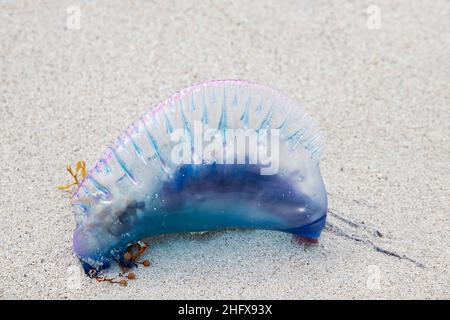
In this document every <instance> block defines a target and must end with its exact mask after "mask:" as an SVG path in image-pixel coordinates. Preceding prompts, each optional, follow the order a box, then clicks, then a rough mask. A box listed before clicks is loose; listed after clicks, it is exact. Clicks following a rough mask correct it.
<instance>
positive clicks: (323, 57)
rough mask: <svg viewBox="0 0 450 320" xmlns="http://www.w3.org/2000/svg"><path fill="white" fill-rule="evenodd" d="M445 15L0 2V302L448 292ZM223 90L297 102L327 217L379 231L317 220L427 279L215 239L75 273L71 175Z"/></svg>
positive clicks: (236, 235) (384, 8) (200, 4)
mask: <svg viewBox="0 0 450 320" xmlns="http://www.w3.org/2000/svg"><path fill="white" fill-rule="evenodd" d="M371 3H375V4H376V5H378V6H379V8H380V9H381V29H379V30H368V28H367V27H366V20H367V15H366V8H367V6H368V5H370V4H371ZM69 5H79V6H80V8H81V29H80V30H68V29H67V28H66V18H67V16H68V14H67V12H66V8H67V7H68V6H69ZM449 21H450V2H448V1H443V0H436V1H389V0H385V1H381V0H376V1H341V2H340V3H339V4H337V3H335V2H334V4H330V1H299V0H292V1H276V2H275V1H234V2H229V1H213V2H210V1H197V0H192V1H177V2H175V1H157V2H154V1H95V4H94V3H93V2H92V1H85V2H81V1H77V0H73V1H65V2H64V3H63V1H39V4H37V2H35V1H1V3H0V58H1V73H0V77H1V99H0V117H1V121H0V129H1V150H0V151H1V152H0V163H1V180H0V219H1V220H0V221H1V222H0V226H1V230H0V297H2V298H4V299H7V298H62V299H67V298H164V299H165V298H288V299H290V298H358V299H360V298H399V299H406V298H446V299H448V298H450V293H449V291H450V290H449V289H450V280H449V279H450V277H449V267H450V252H449V243H450V224H449V221H450V220H449V219H450V216H449V213H450V200H449V198H450V197H449V184H450V161H449V160H450V147H449V146H450V141H449V137H450V86H449V83H450V58H449V57H450V23H449ZM223 78H241V79H249V80H255V81H258V82H261V83H266V84H270V85H272V86H275V87H277V88H279V89H281V90H282V91H286V92H287V93H289V94H291V95H292V96H296V97H297V98H298V99H299V100H300V101H301V102H302V103H303V105H304V106H305V108H306V109H307V111H308V112H309V113H310V114H311V115H312V117H313V118H314V119H315V120H316V122H317V123H318V124H319V126H320V127H321V128H322V129H323V132H324V135H325V138H326V141H327V144H326V151H325V159H324V160H323V162H322V164H321V169H322V173H323V176H324V180H325V183H326V186H327V189H328V191H329V192H330V194H331V196H330V199H329V200H330V208H332V209H334V210H337V211H338V212H339V213H340V214H341V215H343V216H345V217H346V218H349V219H352V220H353V221H355V222H358V223H361V222H362V221H363V222H365V224H366V225H369V226H373V227H375V228H377V229H378V230H379V231H381V232H382V234H383V235H384V237H382V238H379V237H375V236H373V235H371V234H370V233H369V232H366V231H365V230H364V229H361V228H354V227H352V226H350V225H349V224H346V223H343V222H342V221H339V220H338V219H336V218H334V217H330V222H332V223H333V224H335V225H339V226H340V227H341V228H343V229H344V230H345V232H347V233H349V234H356V235H357V236H359V237H363V238H364V239H367V240H370V241H372V242H374V243H375V244H376V245H378V246H380V247H382V248H385V249H388V250H391V251H395V252H397V253H399V254H400V255H406V256H408V257H410V258H411V259H414V260H416V261H418V262H420V263H423V264H424V265H425V267H424V268H420V267H418V266H417V265H415V264H414V263H412V262H410V261H408V260H406V259H398V258H395V257H390V256H387V255H385V254H383V253H380V252H376V251H375V250H373V249H372V248H370V247H369V246H368V245H367V244H364V243H359V242H356V241H353V240H350V239H347V238H345V237H343V236H340V235H338V234H336V233H335V232H331V231H325V232H324V234H323V236H322V239H321V243H320V245H319V246H318V247H316V248H307V249H305V248H301V247H300V248H299V247H296V246H294V245H293V244H292V243H291V242H290V236H289V235H287V234H282V233H277V232H267V231H240V232H232V231H227V232H223V233H216V234H212V235H209V236H206V237H205V236H203V237H201V236H175V237H168V238H164V239H161V240H158V241H156V242H152V248H151V250H150V251H149V252H148V253H147V255H146V257H147V258H148V259H150V260H151V261H152V263H153V267H151V268H148V269H139V270H137V277H138V280H136V281H135V282H132V283H130V285H129V287H128V288H121V287H119V286H111V285H108V284H98V283H96V282H95V281H92V280H89V279H88V278H86V277H84V276H77V274H78V272H79V270H80V269H79V264H78V262H77V260H76V259H75V258H74V257H73V255H72V251H71V237H72V232H73V229H74V220H73V217H72V214H71V209H70V207H69V203H68V199H67V195H64V194H62V193H61V192H59V191H58V190H57V189H56V186H57V185H59V184H62V183H65V182H68V181H69V177H68V176H67V174H66V172H65V166H66V164H69V163H72V164H73V163H75V162H76V161H77V160H79V159H85V160H86V161H87V162H88V164H92V163H94V161H95V160H96V159H97V158H98V157H99V156H100V155H101V153H102V151H103V149H104V148H105V147H106V146H107V145H108V143H109V142H110V141H112V140H113V139H114V138H115V137H116V136H117V135H118V134H119V133H120V132H121V130H122V129H124V128H125V127H126V126H127V125H128V124H129V123H130V122H131V121H133V120H134V119H135V118H136V117H138V116H139V115H141V114H142V113H143V112H144V111H145V110H146V109H147V108H148V107H150V106H151V105H153V104H155V103H156V102H158V101H159V100H161V99H163V98H165V97H166V96H167V95H168V94H170V93H172V92H174V91H175V90H177V89H179V88H182V87H184V86H187V85H189V84H192V83H195V82H199V81H202V80H207V79H223ZM114 272H115V271H114V270H113V271H112V273H111V274H114ZM378 272H379V274H378ZM377 275H379V278H377ZM377 279H379V280H380V281H379V285H377Z"/></svg>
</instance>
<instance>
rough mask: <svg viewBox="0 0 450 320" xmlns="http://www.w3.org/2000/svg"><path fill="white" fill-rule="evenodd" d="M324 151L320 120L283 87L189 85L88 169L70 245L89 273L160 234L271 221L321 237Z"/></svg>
mask: <svg viewBox="0 0 450 320" xmlns="http://www.w3.org/2000/svg"><path fill="white" fill-rule="evenodd" d="M320 155H321V138H320V134H319V131H318V129H317V127H316V126H315V125H314V124H313V122H312V120H311V119H310V117H309V116H308V115H307V114H306V113H305V111H304V110H303V109H302V108H301V107H300V106H299V105H298V104H297V103H296V102H295V101H294V100H293V99H291V98H289V97H287V96H286V95H284V94H282V93H280V92H278V91H277V90H275V89H273V88H270V87H267V86H263V85H260V84H256V83H252V82H248V81H241V80H223V81H208V82H204V83H201V84H198V85H194V86H191V87H189V88H186V89H184V90H181V91H179V92H177V93H175V94H174V95H172V96H171V97H169V98H168V99H166V100H165V101H163V102H161V103H159V104H158V105H157V106H155V107H154V108H152V109H150V110H149V111H148V112H147V113H146V114H144V115H143V116H142V117H141V118H139V119H138V120H137V121H135V122H134V123H133V124H132V125H131V126H130V127H129V128H128V129H126V130H125V131H124V132H123V133H122V134H121V135H120V136H119V137H118V138H117V140H116V141H115V142H114V144H113V145H112V146H111V147H110V148H108V150H107V151H106V152H105V153H104V155H103V157H102V158H101V159H100V160H99V161H98V162H97V164H96V165H95V166H94V168H93V169H91V170H90V171H89V172H86V173H85V174H84V175H83V177H84V179H83V181H81V182H80V183H79V184H78V185H79V186H78V188H77V191H76V192H75V193H74V195H73V196H72V200H71V202H72V205H73V211H74V215H75V220H76V230H75V233H74V236H73V250H74V252H75V254H76V256H77V257H78V258H79V259H80V261H81V263H82V265H83V268H84V270H85V271H86V272H87V273H88V274H91V273H92V272H96V271H99V270H101V269H105V268H108V267H109V266H110V264H111V263H112V262H113V261H118V262H120V263H124V264H126V262H127V260H128V261H129V258H130V257H128V258H127V255H129V253H128V252H129V251H127V250H129V249H128V248H129V247H130V246H131V245H133V244H135V243H137V242H139V241H140V240H142V239H144V238H147V237H151V236H157V235H163V234H172V233H181V232H200V231H210V230H218V229H224V228H245V229H266V230H278V231H283V232H288V233H291V234H293V235H294V236H296V237H298V238H300V239H304V240H306V241H311V242H315V241H317V239H318V238H319V236H320V234H321V231H322V229H323V228H324V226H325V219H326V212H327V194H326V191H325V186H324V183H323V181H322V177H321V175H320V171H319V159H320ZM83 168H84V167H83ZM78 169H79V168H78ZM124 257H125V259H124Z"/></svg>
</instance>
